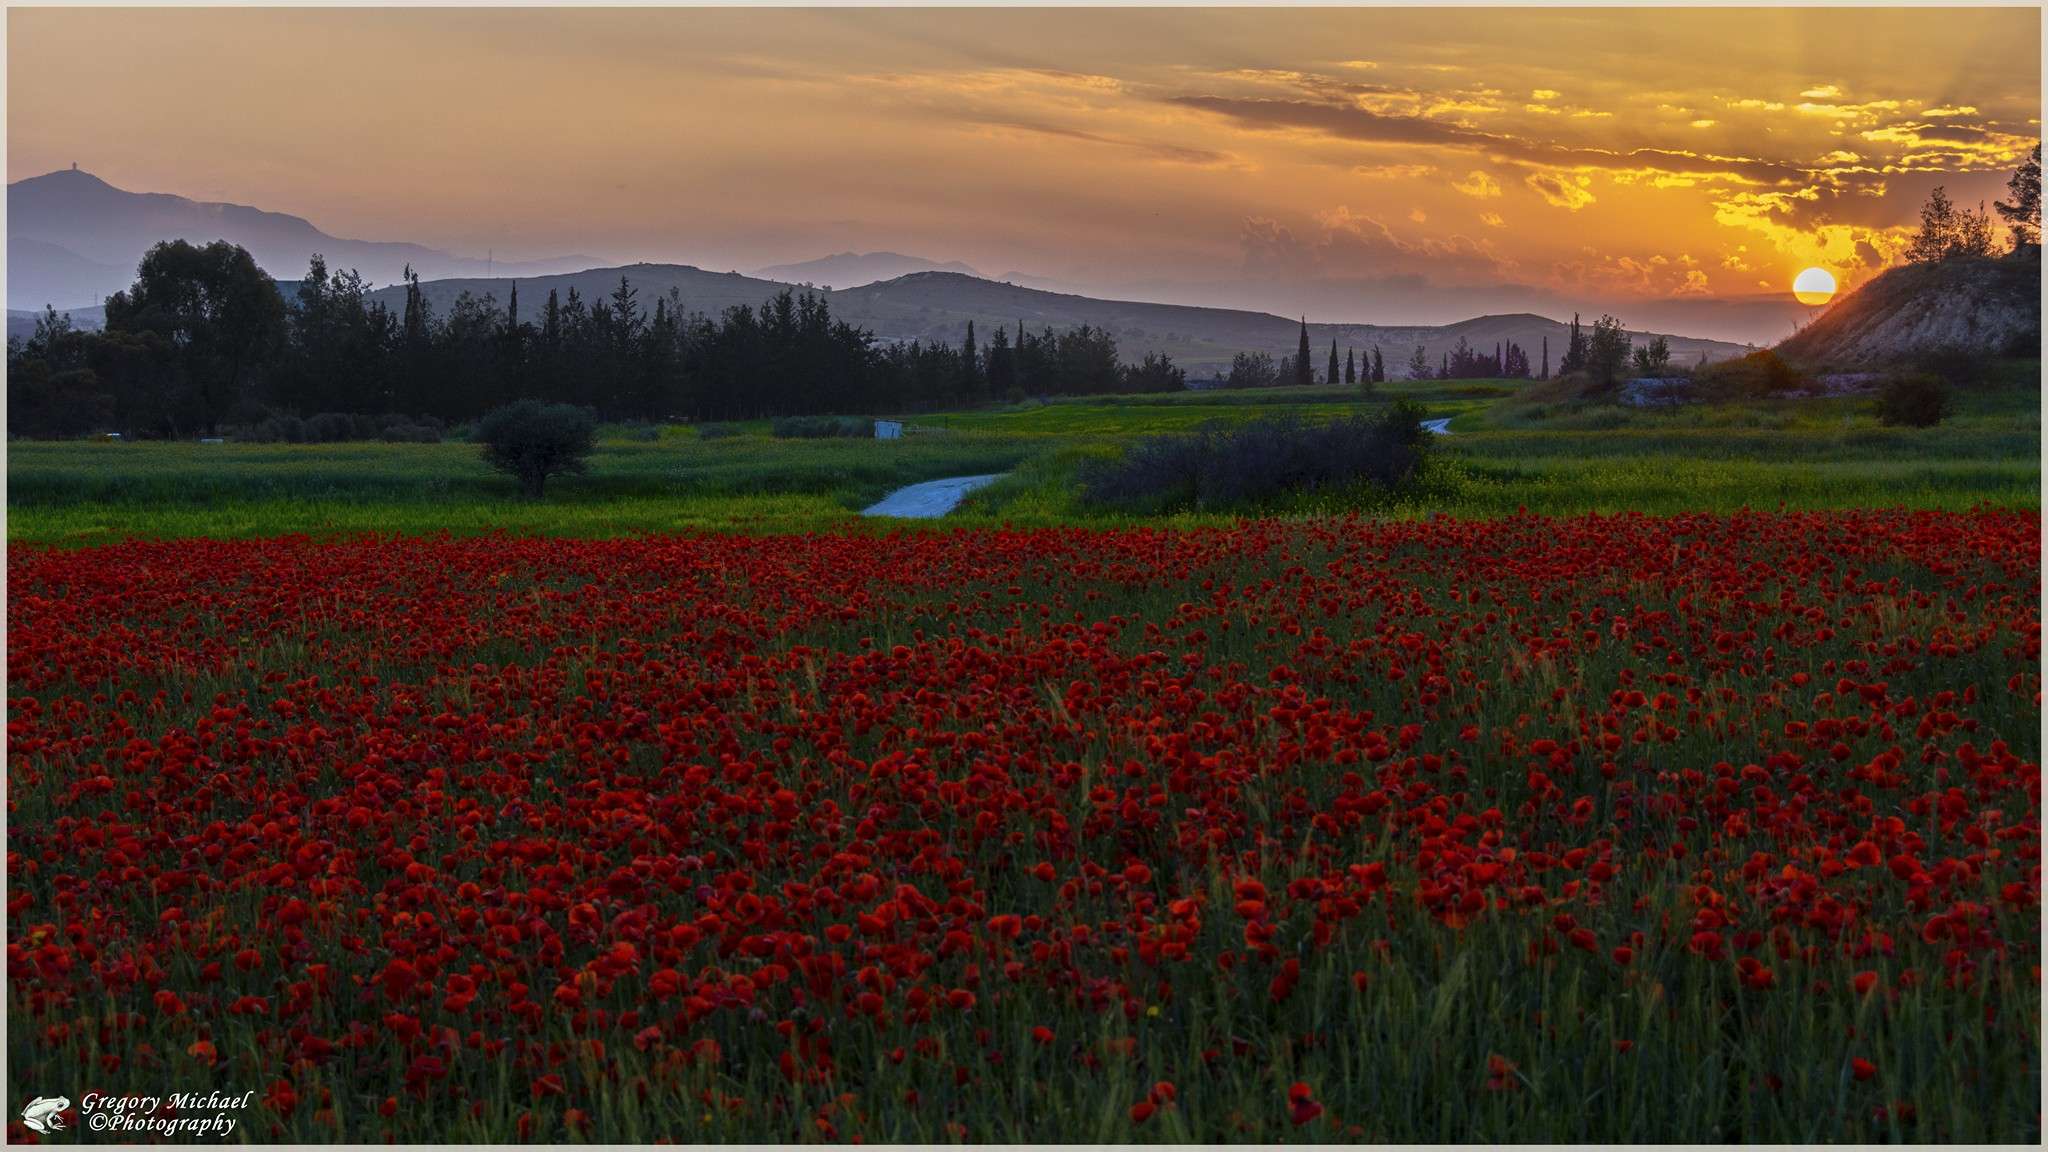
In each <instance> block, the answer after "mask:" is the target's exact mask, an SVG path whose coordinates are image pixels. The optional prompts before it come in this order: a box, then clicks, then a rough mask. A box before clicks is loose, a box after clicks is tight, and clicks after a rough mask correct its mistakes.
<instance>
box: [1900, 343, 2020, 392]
mask: <svg viewBox="0 0 2048 1152" xmlns="http://www.w3.org/2000/svg"><path fill="white" fill-rule="evenodd" d="M1997 363H1998V359H1997V357H1995V356H1993V355H1992V354H1991V353H1990V352H1988V351H1986V350H1985V349H1982V348H1972V347H1970V346H1968V345H1966V344H1949V345H1945V346H1943V347H1939V348H1925V349H1922V350H1920V351H1919V352H1916V353H1914V355H1913V356H1912V358H1911V359H1910V360H1908V361H1907V364H1908V365H1909V366H1910V367H1911V368H1912V369H1913V371H1914V372H1916V373H1922V374H1925V375H1930V376H1935V377H1939V378H1940V379H1942V380H1945V381H1947V382H1948V383H1950V384H1953V385H1955V386H1956V387H1958V388H1969V387H1972V386H1974V385H1977V384H1982V383H1983V382H1984V381H1986V380H1988V379H1990V378H1991V369H1992V366H1993V365H1995V364H1997Z"/></svg>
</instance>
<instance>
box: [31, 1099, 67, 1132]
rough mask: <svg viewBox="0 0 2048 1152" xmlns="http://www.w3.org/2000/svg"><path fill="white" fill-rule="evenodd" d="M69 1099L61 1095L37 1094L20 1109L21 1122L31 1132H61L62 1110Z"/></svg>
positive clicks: (62, 1128) (62, 1124)
mask: <svg viewBox="0 0 2048 1152" xmlns="http://www.w3.org/2000/svg"><path fill="white" fill-rule="evenodd" d="M69 1107H71V1101H70V1100H69V1099H67V1098H65V1097H63V1096H38V1097H36V1098H35V1099H33V1100H31V1101H29V1102H28V1107H26V1108H23V1109H22V1110H21V1122H22V1123H23V1124H26V1125H28V1127H29V1130H30V1131H32V1132H44V1133H48V1132H62V1131H63V1130H64V1111H65V1109H67V1108H69Z"/></svg>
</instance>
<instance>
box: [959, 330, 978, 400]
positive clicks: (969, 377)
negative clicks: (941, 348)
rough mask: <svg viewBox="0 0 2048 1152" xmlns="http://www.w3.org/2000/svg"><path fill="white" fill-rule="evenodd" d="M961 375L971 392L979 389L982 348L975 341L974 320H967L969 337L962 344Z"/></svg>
mask: <svg viewBox="0 0 2048 1152" xmlns="http://www.w3.org/2000/svg"><path fill="white" fill-rule="evenodd" d="M960 377H961V381H962V383H964V384H966V385H967V390H968V391H970V392H974V391H979V388H978V387H977V386H978V385H979V384H980V383H981V350H980V349H979V348H978V347H977V346H976V345H975V343H974V321H972V320H969V321H968V322H967V339H966V340H964V341H962V342H961V344H960Z"/></svg>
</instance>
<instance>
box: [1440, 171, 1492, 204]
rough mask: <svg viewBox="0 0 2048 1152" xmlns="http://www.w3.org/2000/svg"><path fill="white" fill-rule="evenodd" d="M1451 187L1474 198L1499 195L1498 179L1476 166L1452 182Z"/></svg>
mask: <svg viewBox="0 0 2048 1152" xmlns="http://www.w3.org/2000/svg"><path fill="white" fill-rule="evenodd" d="M1451 187H1453V188H1455V189H1457V190H1458V191H1460V192H1463V193H1464V194H1465V195H1467V196H1470V197H1472V198H1473V199H1475V200H1491V199H1495V198H1497V197H1499V196H1500V181H1498V180H1495V179H1494V178H1493V177H1492V176H1490V175H1488V174H1486V173H1485V172H1482V171H1480V170H1479V169H1476V168H1475V169H1473V170H1472V174H1471V175H1470V176H1467V177H1465V178H1464V179H1463V180H1460V181H1457V182H1455V183H1453V184H1452V185H1451Z"/></svg>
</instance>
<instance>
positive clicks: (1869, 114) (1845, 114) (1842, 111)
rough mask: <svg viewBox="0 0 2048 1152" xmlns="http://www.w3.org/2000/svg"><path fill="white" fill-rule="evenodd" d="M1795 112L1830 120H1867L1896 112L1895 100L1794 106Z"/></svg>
mask: <svg viewBox="0 0 2048 1152" xmlns="http://www.w3.org/2000/svg"><path fill="white" fill-rule="evenodd" d="M1792 107H1793V110H1794V111H1796V112H1803V113H1805V114H1806V115H1808V116H1825V117H1827V118H1828V119H1830V120H1868V119H1872V118H1874V117H1876V116H1877V114H1878V113H1880V112H1897V111H1898V110H1899V108H1900V104H1899V102H1898V101H1897V100H1871V101H1868V102H1866V103H1862V104H1795V105H1793V106H1792Z"/></svg>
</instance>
